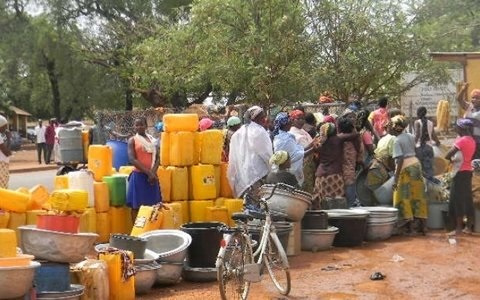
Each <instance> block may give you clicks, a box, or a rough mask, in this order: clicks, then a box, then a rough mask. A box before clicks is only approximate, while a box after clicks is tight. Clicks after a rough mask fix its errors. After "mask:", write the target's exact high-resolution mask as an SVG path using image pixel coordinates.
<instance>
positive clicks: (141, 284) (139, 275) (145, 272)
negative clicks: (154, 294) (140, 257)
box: [135, 263, 162, 295]
mask: <svg viewBox="0 0 480 300" xmlns="http://www.w3.org/2000/svg"><path fill="white" fill-rule="evenodd" d="M161 267H162V266H161V265H159V264H155V263H150V264H144V265H141V266H135V270H136V273H135V294H136V295H142V294H146V293H148V292H149V291H150V290H151V289H152V286H153V285H154V284H155V281H156V279H157V270H158V269H160V268H161Z"/></svg>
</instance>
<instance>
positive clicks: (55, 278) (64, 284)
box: [34, 262, 70, 292]
mask: <svg viewBox="0 0 480 300" xmlns="http://www.w3.org/2000/svg"><path fill="white" fill-rule="evenodd" d="M40 263H41V266H40V267H39V268H36V269H35V278H34V281H35V289H36V290H37V292H54V291H55V292H65V291H67V290H69V289H70V265H69V264H61V263H53V262H40Z"/></svg>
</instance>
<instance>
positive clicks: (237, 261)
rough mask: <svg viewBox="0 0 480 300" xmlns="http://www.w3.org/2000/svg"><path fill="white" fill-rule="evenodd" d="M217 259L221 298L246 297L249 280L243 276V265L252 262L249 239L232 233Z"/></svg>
mask: <svg viewBox="0 0 480 300" xmlns="http://www.w3.org/2000/svg"><path fill="white" fill-rule="evenodd" d="M219 259H220V264H219V265H218V270H217V279H218V284H219V288H220V296H221V297H222V299H223V300H227V299H241V300H244V299H247V297H248V292H249V290H250V282H248V281H246V280H245V278H244V274H245V265H247V264H252V263H253V255H252V246H251V245H250V243H249V241H248V240H247V239H246V238H245V236H243V235H242V234H234V235H233V236H232V237H231V239H230V241H229V243H228V245H227V246H226V249H225V254H224V256H223V258H219Z"/></svg>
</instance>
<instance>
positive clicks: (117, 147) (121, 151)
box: [107, 141, 129, 170]
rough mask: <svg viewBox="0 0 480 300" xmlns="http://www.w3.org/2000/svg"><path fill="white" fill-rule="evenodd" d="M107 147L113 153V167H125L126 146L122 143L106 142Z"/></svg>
mask: <svg viewBox="0 0 480 300" xmlns="http://www.w3.org/2000/svg"><path fill="white" fill-rule="evenodd" d="M107 146H110V147H111V148H112V151H113V167H114V168H115V169H117V170H118V169H120V167H121V166H126V165H128V163H129V160H128V144H127V143H126V142H122V141H108V142H107Z"/></svg>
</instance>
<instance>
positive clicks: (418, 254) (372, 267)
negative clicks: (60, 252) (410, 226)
mask: <svg viewBox="0 0 480 300" xmlns="http://www.w3.org/2000/svg"><path fill="white" fill-rule="evenodd" d="M456 241H457V244H456V245H450V244H449V243H448V241H447V238H446V236H445V234H444V233H443V232H440V231H436V232H433V233H429V234H428V236H426V237H393V238H391V239H389V240H388V241H386V242H375V243H373V242H371V243H365V244H364V245H363V246H361V247H356V248H334V249H332V250H330V251H323V252H317V253H310V252H302V254H301V255H299V256H296V257H290V258H289V260H290V265H291V274H292V291H291V293H290V295H289V297H282V296H281V295H279V294H278V293H276V291H275V290H274V287H273V284H272V283H271V281H270V279H269V277H268V275H265V276H264V277H263V280H262V282H261V283H256V284H253V285H252V289H251V292H250V297H249V298H250V299H455V298H457V299H480V251H479V249H480V236H461V237H459V238H457V240H456ZM395 255H397V256H400V257H401V258H403V260H401V261H397V262H395V261H393V260H392V258H393V257H394V256H395ZM376 271H379V272H382V273H383V274H385V275H386V276H387V277H386V278H385V279H384V280H382V281H372V280H370V278H369V277H370V275H371V274H372V273H373V272H376ZM218 298H219V293H218V287H217V283H216V282H214V283H201V284H200V283H189V282H182V283H180V284H178V285H176V286H171V287H163V288H156V289H155V290H153V291H152V292H150V293H149V294H148V295H145V296H142V297H138V299H144V300H153V299H198V300H207V299H208V300H213V299H218Z"/></svg>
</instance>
